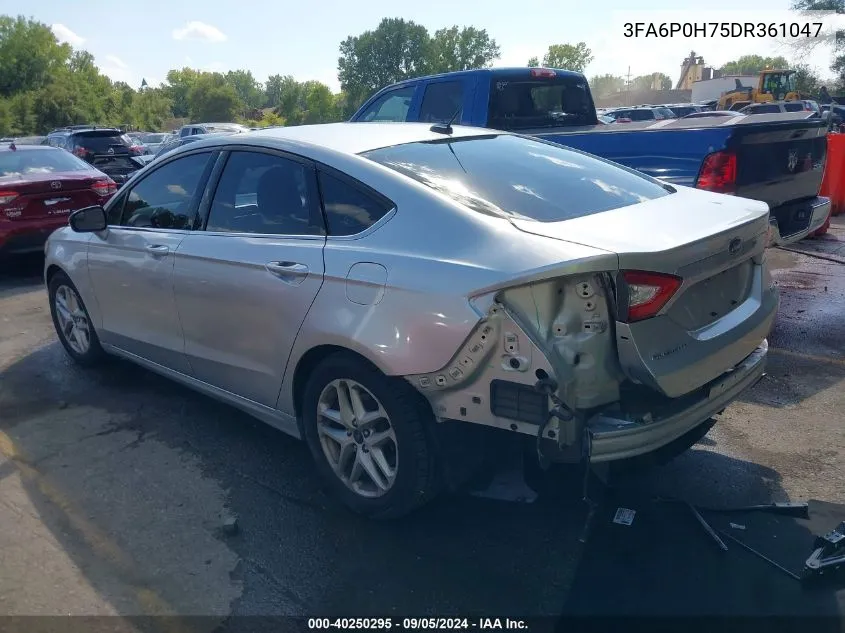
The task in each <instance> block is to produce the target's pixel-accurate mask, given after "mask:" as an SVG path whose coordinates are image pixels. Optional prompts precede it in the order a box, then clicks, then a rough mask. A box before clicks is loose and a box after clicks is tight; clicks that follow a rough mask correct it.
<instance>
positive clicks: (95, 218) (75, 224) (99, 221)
mask: <svg viewBox="0 0 845 633" xmlns="http://www.w3.org/2000/svg"><path fill="white" fill-rule="evenodd" d="M68 222H69V223H70V228H72V229H73V230H74V231H76V232H77V233H96V232H98V231H105V230H106V227H107V226H108V218H107V217H106V210H105V209H103V207H101V206H93V207H85V208H84V209H79V210H78V211H74V212H73V213H71V214H70V218H68Z"/></svg>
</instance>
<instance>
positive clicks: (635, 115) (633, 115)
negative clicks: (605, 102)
mask: <svg viewBox="0 0 845 633" xmlns="http://www.w3.org/2000/svg"><path fill="white" fill-rule="evenodd" d="M618 116H624V117H627V118H629V119H631V120H632V121H653V120H654V119H656V118H657V117H656V116H655V115H654V111H653V110H646V109H643V110H629V111H627V112H626V113H625V114H619V115H618Z"/></svg>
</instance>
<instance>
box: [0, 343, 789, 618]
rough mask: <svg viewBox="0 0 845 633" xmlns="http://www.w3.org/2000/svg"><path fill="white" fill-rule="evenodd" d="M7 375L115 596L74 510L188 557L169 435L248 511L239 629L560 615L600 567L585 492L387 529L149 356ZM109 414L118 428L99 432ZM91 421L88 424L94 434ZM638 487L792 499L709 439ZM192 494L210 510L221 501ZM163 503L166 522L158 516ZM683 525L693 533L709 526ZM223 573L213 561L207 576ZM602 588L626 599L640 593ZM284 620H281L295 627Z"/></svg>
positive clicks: (100, 587)
mask: <svg viewBox="0 0 845 633" xmlns="http://www.w3.org/2000/svg"><path fill="white" fill-rule="evenodd" d="M0 384H2V390H0V430H2V431H3V432H4V433H5V434H6V435H7V436H8V438H10V440H11V442H12V443H13V444H14V446H15V447H16V448H17V449H18V450H19V451H20V455H22V456H27V457H20V458H19V459H20V460H26V461H25V466H26V468H28V469H31V470H32V471H35V472H38V473H42V474H43V475H44V476H45V477H49V478H50V480H51V481H52V482H53V483H52V485H53V486H54V487H55V488H57V489H58V490H59V491H60V492H61V498H63V499H66V500H67V501H66V503H65V504H64V505H60V506H57V504H56V501H55V495H52V496H51V495H47V494H45V489H44V486H43V484H39V482H38V481H36V480H34V479H26V478H24V480H23V481H24V485H25V487H26V492H27V494H28V495H29V497H30V499H31V501H32V503H33V505H34V506H35V507H36V508H37V510H38V512H39V514H40V516H41V520H42V521H44V522H45V524H46V525H47V527H48V528H49V529H50V530H51V532H52V534H53V536H54V537H55V539H56V540H57V541H58V542H59V543H61V545H62V546H63V547H64V548H65V551H66V552H67V554H68V556H70V558H71V559H72V560H73V561H74V562H75V563H76V565H77V567H78V568H79V569H80V570H81V572H82V573H83V574H86V579H87V580H88V582H89V583H90V584H91V585H92V586H93V587H95V588H96V589H97V591H98V592H99V593H100V595H102V596H104V597H105V598H106V599H109V600H113V601H115V603H117V602H118V597H117V596H116V595H115V591H116V589H115V587H113V586H112V585H111V584H110V583H109V582H108V577H109V576H108V575H107V574H103V573H98V572H97V569H98V566H97V565H94V564H92V559H98V558H99V553H98V552H96V551H92V549H91V547H90V546H89V545H90V544H89V543H88V542H86V540H85V539H84V538H80V535H79V534H75V533H74V530H73V529H69V527H68V526H69V521H68V520H67V518H66V517H65V516H64V514H65V513H66V512H67V511H68V510H67V509H68V508H71V507H75V508H77V511H78V512H79V513H80V514H81V515H83V516H87V517H95V520H96V522H97V523H98V526H99V529H100V530H101V531H102V532H103V533H105V534H114V535H116V538H117V540H118V542H119V543H120V546H121V547H122V548H123V550H124V551H125V552H126V553H127V557H128V558H130V559H131V560H133V561H135V563H136V565H138V566H139V567H140V571H139V573H141V574H142V575H146V574H149V573H151V572H150V569H151V568H155V567H156V566H157V565H159V564H161V563H162V561H163V560H164V559H166V558H168V557H172V556H174V555H176V553H175V552H173V551H169V550H168V543H170V542H171V535H172V533H173V532H174V531H178V530H180V529H181V528H182V527H184V523H183V522H182V521H183V519H180V518H179V515H178V514H177V513H176V512H175V508H173V513H172V515H171V512H169V511H162V510H156V508H157V506H156V505H155V499H154V496H153V497H151V494H152V493H151V490H152V492H155V493H157V494H159V495H164V494H168V493H169V492H170V491H168V490H163V489H160V488H151V486H150V482H151V481H158V480H159V479H158V478H159V477H160V475H159V474H158V473H156V472H155V471H156V470H157V469H161V468H163V467H164V465H163V462H162V461H161V460H155V461H154V460H150V461H149V462H147V461H146V460H145V459H144V455H145V451H147V450H149V448H150V447H151V446H152V445H153V444H164V445H166V446H167V447H169V449H170V450H171V451H172V453H173V455H175V456H178V458H176V457H174V458H173V459H169V458H168V460H167V462H166V464H167V466H166V467H168V468H172V469H173V470H174V473H175V474H174V476H173V477H171V478H170V479H169V480H168V481H170V484H169V485H170V486H172V487H177V486H179V481H180V477H179V472H180V471H179V469H180V463H182V460H190V461H191V463H197V464H198V465H199V468H200V470H201V472H202V474H203V476H204V477H205V478H208V479H211V480H213V481H215V482H216V483H218V484H219V486H220V488H221V489H223V490H225V491H226V499H225V503H226V506H227V509H228V510H229V511H230V512H231V513H232V514H233V515H234V516H236V517H237V518H238V525H239V530H238V532H237V534H234V535H228V536H227V535H219V534H218V538H219V539H221V540H222V541H223V543H225V546H226V548H228V549H229V550H231V551H233V552H234V553H236V555H237V558H238V561H239V562H238V563H237V566H236V567H235V569H234V570H233V571H232V575H231V580H232V582H236V583H239V585H240V586H241V587H242V591H241V593H240V597H238V598H237V599H236V600H235V601H234V602H233V603H232V604H231V614H230V615H231V617H230V619H229V621H228V623H227V630H241V629H242V630H255V627H256V625H257V622H256V621H255V620H252V619H249V618H248V617H247V616H290V615H320V616H325V617H332V616H342V617H354V616H364V615H369V616H380V617H384V616H392V617H394V618H396V617H403V616H408V615H410V614H413V615H415V616H425V615H429V616H432V615H441V616H442V615H444V614H455V615H458V614H460V615H466V616H470V615H473V616H490V617H500V616H501V615H502V614H510V615H511V616H512V617H528V616H539V615H543V616H557V615H559V614H560V613H561V610H562V608H563V607H562V605H564V603H565V601H566V599H567V595H568V593H569V591H570V589H571V587H572V586H573V583H574V582H576V581H577V580H578V576H580V575H581V574H583V573H585V572H584V571H583V570H580V571H579V565H578V563H579V560H580V558H581V557H582V556H583V554H584V549H583V547H582V546H581V545H580V544H579V536H580V535H581V534H582V529H583V527H584V521H585V517H586V506H585V504H584V503H583V501H582V499H581V498H580V496H579V495H578V494H568V495H550V496H542V497H540V498H539V499H538V500H537V501H536V502H534V503H530V504H527V503H506V502H497V501H490V500H488V499H479V498H475V497H470V496H467V495H466V494H462V493H455V494H450V495H444V496H443V497H441V498H440V499H439V500H438V501H436V502H434V503H432V504H430V505H428V506H426V507H424V508H422V509H421V510H420V511H418V512H417V513H415V514H414V515H412V516H411V517H408V518H406V519H403V520H401V521H396V522H389V523H382V522H374V521H369V520H365V519H362V518H360V517H357V516H354V515H351V514H350V513H349V512H347V511H346V510H345V509H344V508H342V507H340V506H339V505H338V503H337V502H336V501H335V500H334V498H333V497H332V496H331V495H330V494H328V493H327V491H326V490H325V488H324V487H323V486H322V484H321V483H320V482H319V481H318V479H317V476H316V472H315V470H314V468H313V466H312V463H311V460H310V455H309V453H308V451H307V449H306V447H305V446H304V444H302V443H300V442H298V441H296V440H294V439H292V438H290V437H288V436H286V435H283V434H282V433H280V432H277V431H275V430H274V429H272V428H270V427H267V426H265V425H263V424H261V423H260V422H257V421H255V420H253V419H252V418H250V417H249V416H246V415H244V414H242V413H240V412H238V411H236V410H234V409H232V408H230V407H228V406H225V405H221V404H219V403H217V402H215V401H213V400H211V399H209V398H206V397H204V396H201V395H198V394H195V393H194V392H192V391H190V390H188V389H186V388H183V387H181V386H179V385H176V384H174V383H172V382H170V381H168V380H166V379H163V378H161V377H159V376H157V375H155V374H153V373H151V372H148V371H146V370H144V369H141V368H139V367H136V366H133V365H130V364H128V363H125V362H121V361H114V362H111V363H109V364H108V366H107V367H105V368H103V369H97V370H83V369H80V368H78V367H76V366H75V365H73V364H72V363H69V362H68V361H67V359H66V358H65V357H64V354H63V352H62V350H61V349H60V346H59V345H58V344H52V345H48V346H46V347H44V348H41V349H39V350H38V351H36V352H34V353H32V354H31V355H29V356H27V357H25V358H23V359H21V360H20V361H19V362H17V363H15V364H13V365H11V366H10V367H8V368H7V369H6V370H5V371H3V372H2V373H0ZM57 411H58V412H59V414H58V415H57ZM74 412H81V413H82V414H83V415H78V416H76V417H73V416H72V415H71V414H73V413H74ZM97 416H100V418H98V419H101V420H102V421H101V422H98V423H97V424H96V425H93V426H92V422H91V420H92V419H93V418H94V417H97ZM61 424H64V427H62V426H61ZM39 426H40V427H41V428H36V427H39ZM74 426H79V427H84V428H81V430H80V432H78V433H77V432H75V429H74ZM120 434H123V435H128V436H130V437H131V438H133V440H132V441H131V442H126V443H124V444H123V445H121V446H120V448H119V449H117V450H116V452H110V451H107V450H105V449H104V448H98V449H97V450H98V451H100V452H99V453H97V454H96V460H97V461H98V462H99V464H100V466H102V464H103V463H107V464H111V462H108V461H106V460H109V459H114V461H113V465H110V467H109V469H108V471H107V472H108V476H107V477H106V478H102V477H92V476H91V472H92V471H91V469H92V468H93V465H92V462H91V461H90V460H88V459H74V457H73V456H74V455H75V454H76V455H79V454H83V453H85V452H86V450H87V449H86V447H85V444H86V443H87V442H91V441H98V442H103V441H106V440H107V439H108V438H109V437H110V436H115V437H116V436H118V435H120ZM45 444H49V450H47V448H46V447H45ZM97 446H103V445H102V444H98V445H97ZM133 453H134V454H135V455H136V456H138V457H139V458H137V459H133V460H132V464H133V466H132V468H129V467H126V468H122V467H121V464H122V463H125V461H127V460H129V459H130V456H132V454H133ZM114 454H116V455H118V457H117V458H113V457H112V455H114ZM28 456H36V457H28ZM145 469H146V471H145ZM7 471H8V469H7ZM98 472H99V471H98ZM0 476H2V473H0ZM622 493H623V494H631V495H633V494H636V495H639V496H643V495H645V496H648V497H653V496H657V495H660V496H670V497H681V498H685V499H689V500H691V501H693V502H695V503H700V504H703V505H726V504H730V505H733V504H749V503H765V502H768V501H772V500H778V501H780V500H786V499H787V498H788V497H787V495H786V493H785V492H784V490H783V488H782V487H781V485H780V475H779V474H778V473H777V472H776V471H773V470H771V469H769V468H766V467H764V466H761V465H758V464H752V463H749V462H745V461H742V460H739V459H735V458H732V457H728V456H726V455H722V454H719V453H717V452H715V451H713V450H709V449H703V448H696V449H694V450H691V451H689V452H687V453H685V454H684V455H682V456H681V457H679V458H678V459H676V460H675V461H673V462H671V463H670V464H669V465H667V466H664V467H661V468H659V469H657V470H656V471H652V472H650V473H647V474H642V475H637V476H635V477H634V476H632V477H631V478H630V479H629V480H628V481H627V482H626V485H625V487H623V488H622ZM183 502H184V503H187V504H189V505H196V506H202V505H203V504H206V503H207V499H205V498H202V497H197V498H191V497H190V496H188V497H183ZM145 504H150V505H149V506H146V505H145ZM127 512H134V513H138V515H139V516H142V517H144V519H145V520H144V521H143V525H142V526H141V527H139V528H138V531H135V530H133V529H131V527H130V528H127V527H126V523H121V522H120V520H119V519H120V518H121V517H122V515H125V514H126V513H127ZM150 512H156V514H155V516H153V517H149V516H145V515H147V514H149V513H150ZM92 520H93V519H92ZM70 523H72V522H70ZM71 528H72V525H71ZM206 528H207V529H208V530H209V531H215V530H216V526H214V525H208V526H206ZM681 529H682V530H683V535H684V536H679V538H686V534H687V533H688V532H687V531H690V532H689V533H691V534H694V533H695V530H696V528H695V527H694V526H693V527H689V526H686V525H685V526H683V527H682V528H679V530H681ZM215 533H216V532H215ZM679 534H680V533H679ZM691 538H692V537H691ZM151 544H152V545H151ZM208 562H211V561H208ZM645 573H649V574H651V573H655V574H656V573H659V571H658V570H657V569H655V570H653V571H648V570H645ZM209 580H210V579H209V578H208V577H203V575H202V573H201V572H200V574H199V579H198V580H197V581H195V582H200V583H202V582H209ZM218 580H219V579H218ZM669 581H671V578H670V579H667V582H669ZM602 582H603V586H604V587H605V589H604V590H605V591H606V592H607V593H609V594H610V595H612V594H613V592H624V591H626V588H625V587H624V586H620V585H617V584H616V583H614V582H612V581H611V582H607V580H606V579H605V580H603V581H602ZM156 589H157V590H158V591H160V592H162V593H163V594H164V595H165V597H166V598H167V600H168V602H169V603H170V604H174V605H179V604H180V587H179V586H177V585H174V584H169V585H168V584H167V583H166V582H164V583H163V584H162V585H161V586H158V587H156ZM267 624H268V627H269V628H268V630H272V629H273V628H277V627H275V625H277V624H278V622H274V621H272V620H268V621H267Z"/></svg>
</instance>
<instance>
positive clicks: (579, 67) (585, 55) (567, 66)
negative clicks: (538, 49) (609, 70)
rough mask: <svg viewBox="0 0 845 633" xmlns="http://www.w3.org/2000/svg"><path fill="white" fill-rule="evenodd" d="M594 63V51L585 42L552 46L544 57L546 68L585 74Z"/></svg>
mask: <svg viewBox="0 0 845 633" xmlns="http://www.w3.org/2000/svg"><path fill="white" fill-rule="evenodd" d="M591 61H593V51H591V50H590V49H589V48H588V47H587V45H586V44H585V43H584V42H578V43H577V44H552V45H551V46H549V50H548V51H546V54H545V55H543V66H544V67H546V68H560V69H562V70H574V71H577V72H579V73H582V72H584V69H585V68H586V67H587V65H588V64H589V63H590V62H591Z"/></svg>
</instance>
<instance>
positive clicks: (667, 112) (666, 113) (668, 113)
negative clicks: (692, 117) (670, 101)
mask: <svg viewBox="0 0 845 633" xmlns="http://www.w3.org/2000/svg"><path fill="white" fill-rule="evenodd" d="M657 112H659V113H660V116H662V117H663V118H664V119H675V118H677V116H678V115H677V114H675V113H674V112H672V110H671V109H669V108H657Z"/></svg>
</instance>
